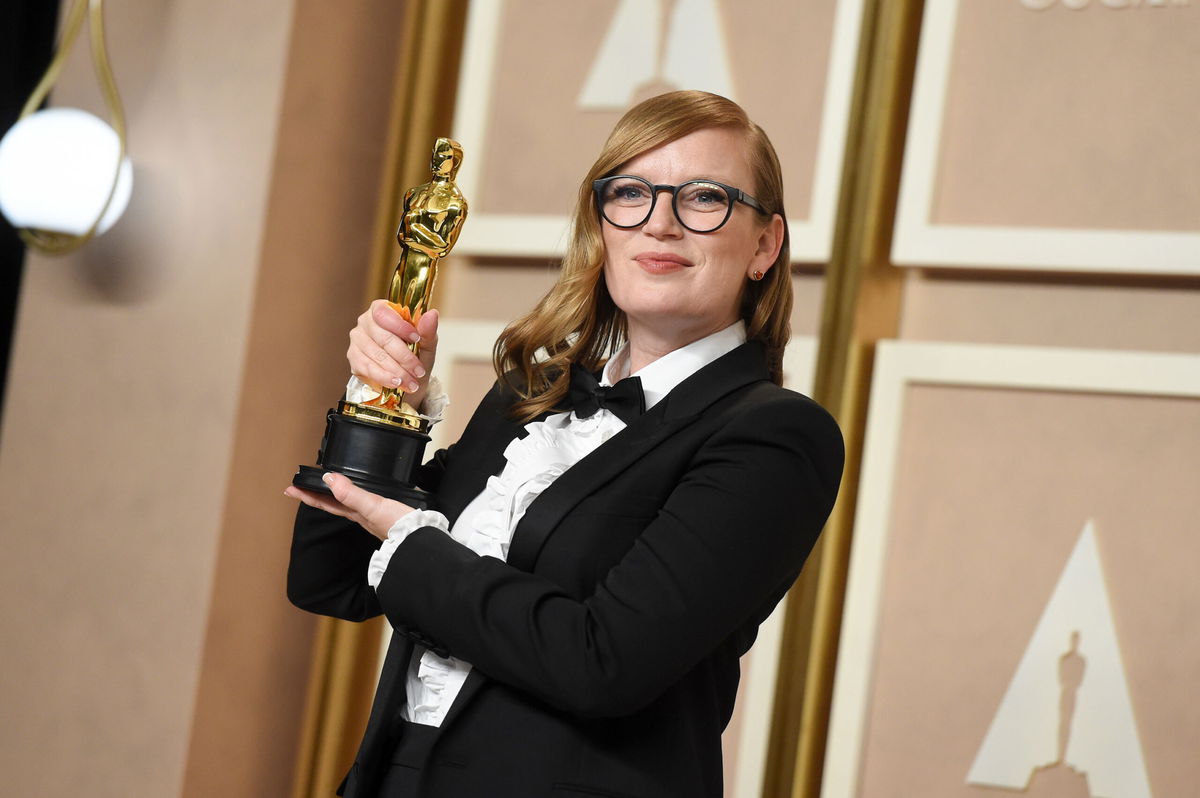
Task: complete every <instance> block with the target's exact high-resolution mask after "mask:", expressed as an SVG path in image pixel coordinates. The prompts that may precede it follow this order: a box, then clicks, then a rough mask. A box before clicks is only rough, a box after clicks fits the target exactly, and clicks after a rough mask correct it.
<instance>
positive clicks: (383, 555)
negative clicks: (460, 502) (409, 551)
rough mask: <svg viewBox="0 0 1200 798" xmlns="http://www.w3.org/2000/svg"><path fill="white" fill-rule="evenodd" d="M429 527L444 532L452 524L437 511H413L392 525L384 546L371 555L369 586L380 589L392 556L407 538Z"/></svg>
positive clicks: (368, 573) (368, 568)
mask: <svg viewBox="0 0 1200 798" xmlns="http://www.w3.org/2000/svg"><path fill="white" fill-rule="evenodd" d="M427 526H430V527H433V528H434V529H440V530H441V531H443V532H448V531H449V530H450V522H449V521H448V520H446V516H444V515H442V514H441V513H439V512H437V511H436V510H413V511H412V512H411V513H409V514H408V515H406V516H404V517H403V518H401V519H400V520H399V521H397V522H396V523H394V524H392V528H391V529H389V530H388V536H387V540H385V541H383V545H382V546H380V547H379V549H378V550H376V552H375V553H374V554H372V555H371V562H370V564H368V565H367V584H368V585H370V586H371V587H374V588H377V587H379V583H380V582H381V581H383V572H384V571H386V570H387V567H388V563H390V562H391V561H392V555H393V554H395V552H396V549H397V548H398V547H399V546H400V544H401V543H403V542H404V539H405V538H406V537H408V536H409V535H411V534H412V533H413V532H415V531H416V530H418V529H421V528H422V527H427Z"/></svg>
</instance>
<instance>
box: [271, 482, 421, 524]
mask: <svg viewBox="0 0 1200 798" xmlns="http://www.w3.org/2000/svg"><path fill="white" fill-rule="evenodd" d="M321 480H322V481H323V482H324V483H325V484H326V485H328V486H329V489H330V490H331V491H333V498H330V497H329V496H326V495H324V494H322V493H313V492H311V491H307V490H300V489H299V488H297V487H294V486H288V488H287V490H285V491H284V492H283V495H284V496H290V497H292V498H293V499H299V500H300V501H302V502H304V503H305V504H307V505H308V506H309V507H315V508H317V509H318V510H324V511H325V512H327V513H333V514H334V515H340V516H341V517H342V518H348V519H349V520H351V521H353V522H354V523H356V524H358V525H359V526H361V527H362V528H363V529H365V530H367V531H368V532H370V533H371V534H372V535H374V536H375V537H377V538H379V539H380V540H387V535H388V530H389V529H391V528H392V525H393V524H395V523H396V522H397V521H399V520H400V519H401V518H403V517H404V516H406V515H408V514H409V513H411V512H412V511H413V508H411V507H409V506H408V505H407V504H402V503H400V502H398V501H395V500H393V499H385V498H383V497H382V496H377V495H376V494H374V493H370V492H368V491H365V490H363V489H362V488H360V487H358V486H357V485H355V484H354V483H353V482H351V481H350V480H349V479H347V478H346V477H344V476H342V475H341V474H335V473H333V472H329V473H327V474H326V475H325V476H323V477H321Z"/></svg>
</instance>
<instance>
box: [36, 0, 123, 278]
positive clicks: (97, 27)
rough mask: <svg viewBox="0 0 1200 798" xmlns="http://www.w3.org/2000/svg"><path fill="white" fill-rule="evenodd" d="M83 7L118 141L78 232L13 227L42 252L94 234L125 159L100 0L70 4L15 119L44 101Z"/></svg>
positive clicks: (71, 246)
mask: <svg viewBox="0 0 1200 798" xmlns="http://www.w3.org/2000/svg"><path fill="white" fill-rule="evenodd" d="M85 11H87V12H89V14H88V17H89V18H90V20H91V50H92V66H93V69H94V70H95V73H96V78H97V80H98V81H99V83H100V93H101V95H102V96H103V97H104V105H105V107H106V108H107V109H108V114H109V118H110V120H111V124H112V128H113V130H114V131H115V132H116V134H117V141H118V143H119V150H118V152H117V164H116V169H115V171H114V173H113V180H112V185H111V186H110V187H109V189H108V196H107V197H106V198H105V200H104V205H103V206H102V207H101V208H100V212H99V213H98V214H97V215H96V219H95V221H93V222H92V225H91V227H89V228H88V229H87V231H86V232H84V233H83V234H82V235H74V234H71V233H60V232H53V231H50V230H36V229H33V228H20V229H18V230H17V233H18V235H20V236H21V240H22V241H24V242H25V245H26V246H28V247H29V248H30V249H33V250H35V251H37V252H40V253H42V254H44V255H65V254H67V253H68V252H74V251H75V250H77V249H79V248H80V247H82V246H83V245H84V244H86V243H87V242H88V241H90V240H92V238H94V237H95V235H96V228H97V227H99V226H100V222H101V220H103V219H104V214H106V213H107V212H108V208H109V206H110V205H111V204H112V201H113V197H114V196H116V193H117V184H118V183H119V182H120V178H121V165H122V164H123V163H124V161H125V153H126V150H127V140H126V136H125V109H124V107H123V106H122V104H121V95H120V93H119V92H118V91H117V82H116V80H115V79H114V77H113V72H112V64H111V63H109V60H108V45H107V43H106V41H105V37H104V0H75V2H74V4H72V6H71V10H70V11H69V12H68V13H67V22H66V25H65V26H64V27H63V35H62V40H61V41H60V42H59V46H58V48H57V49H56V50H55V53H54V56H53V57H52V58H51V59H50V65H49V66H48V67H47V68H46V73H45V74H44V75H42V79H41V80H40V81H39V82H38V84H37V86H36V87H35V88H34V90H33V93H32V94H30V95H29V99H28V100H26V101H25V107H24V108H22V109H21V115H20V117H18V120H17V121H20V120H21V119H24V118H25V117H27V116H29V115H31V114H33V113H34V112H36V111H37V110H38V108H39V107H40V106H41V104H42V103H43V102H45V100H46V97H47V96H48V95H49V94H50V90H51V89H52V88H54V84H55V83H57V82H58V78H59V75H60V74H62V70H63V65H64V64H65V63H66V60H67V56H68V55H69V54H70V52H71V48H72V47H73V46H74V45H75V39H76V38H77V37H78V36H79V30H80V28H81V27H82V26H83V20H84V12H85Z"/></svg>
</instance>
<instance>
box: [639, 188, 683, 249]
mask: <svg viewBox="0 0 1200 798" xmlns="http://www.w3.org/2000/svg"><path fill="white" fill-rule="evenodd" d="M642 232H643V233H645V234H646V235H649V236H653V237H654V238H679V237H680V236H681V235H683V226H682V225H681V224H679V220H678V219H676V218H675V211H674V210H673V209H672V208H671V193H670V192H669V191H661V192H659V194H658V201H657V202H655V203H654V210H653V211H651V212H650V218H649V219H647V220H646V223H645V224H644V225H642Z"/></svg>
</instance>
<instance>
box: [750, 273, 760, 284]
mask: <svg viewBox="0 0 1200 798" xmlns="http://www.w3.org/2000/svg"><path fill="white" fill-rule="evenodd" d="M762 278H763V273H762V272H760V271H757V270H755V272H754V274H752V275H750V279H751V280H754V281H755V282H758V281H759V280H761V279H762Z"/></svg>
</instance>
